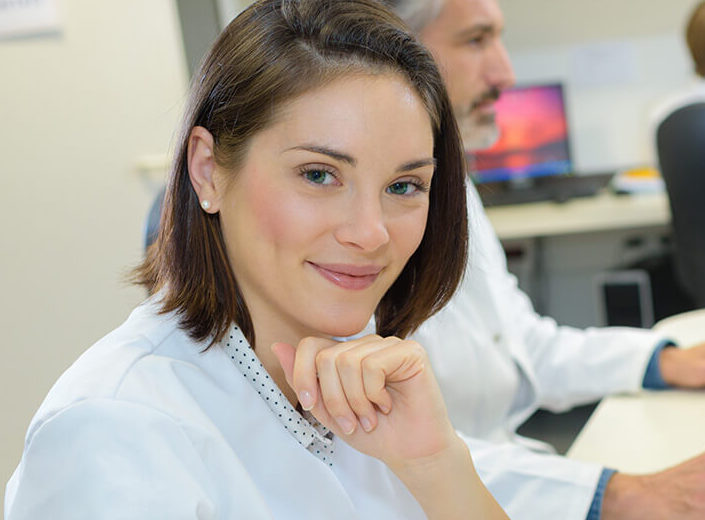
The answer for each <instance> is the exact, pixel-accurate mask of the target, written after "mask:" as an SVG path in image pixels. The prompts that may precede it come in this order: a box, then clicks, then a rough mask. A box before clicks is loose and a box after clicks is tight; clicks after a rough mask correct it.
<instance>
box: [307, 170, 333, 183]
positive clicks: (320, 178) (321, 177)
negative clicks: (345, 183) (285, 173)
mask: <svg viewBox="0 0 705 520" xmlns="http://www.w3.org/2000/svg"><path fill="white" fill-rule="evenodd" d="M303 176H304V177H305V178H306V180H307V181H309V182H312V183H314V184H333V182H335V177H334V176H333V174H332V173H330V172H327V171H325V170H320V169H313V170H306V171H304V172H303Z"/></svg>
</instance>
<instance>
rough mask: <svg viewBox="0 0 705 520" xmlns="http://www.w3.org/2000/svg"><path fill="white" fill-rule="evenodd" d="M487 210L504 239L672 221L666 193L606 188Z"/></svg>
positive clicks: (659, 224)
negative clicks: (628, 192) (586, 194)
mask: <svg viewBox="0 0 705 520" xmlns="http://www.w3.org/2000/svg"><path fill="white" fill-rule="evenodd" d="M486 211H487V215H488V216H489V218H490V221H491V222H492V226H493V227H494V229H495V232H496V233H497V235H498V236H499V238H500V240H512V239H522V238H531V237H543V236H555V235H567V234H573V233H587V232H594V231H609V230H615V229H631V228H642V227H656V226H666V225H668V224H669V223H670V221H671V215H670V208H669V205H668V197H667V195H666V194H665V193H656V194H637V195H615V194H613V193H612V192H610V191H608V190H603V191H602V192H600V193H599V194H598V195H596V196H594V197H579V198H575V199H572V200H569V201H567V202H534V203H530V204H517V205H508V206H497V207H489V208H487V209H486Z"/></svg>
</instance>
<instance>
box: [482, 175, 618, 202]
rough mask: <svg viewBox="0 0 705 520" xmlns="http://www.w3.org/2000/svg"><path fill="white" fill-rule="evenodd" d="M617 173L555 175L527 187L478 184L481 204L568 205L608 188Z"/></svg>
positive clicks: (503, 184) (498, 183)
mask: <svg viewBox="0 0 705 520" xmlns="http://www.w3.org/2000/svg"><path fill="white" fill-rule="evenodd" d="M613 176H614V172H604V173H593V174H589V175H552V176H547V177H540V178H537V179H534V180H533V181H534V182H533V183H532V184H531V185H529V186H526V187H523V186H522V187H516V186H511V185H509V184H508V183H504V182H496V183H482V184H478V185H477V191H478V192H479V194H480V198H481V199H482V203H483V204H484V205H485V206H486V207H489V206H504V205H507V204H526V203H529V202H544V201H554V202H565V201H567V200H570V199H573V198H576V197H591V196H593V195H596V194H597V193H598V192H599V191H600V190H602V189H603V188H605V187H606V186H607V185H608V184H609V182H610V180H611V179H612V177H613Z"/></svg>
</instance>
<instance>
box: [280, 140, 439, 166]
mask: <svg viewBox="0 0 705 520" xmlns="http://www.w3.org/2000/svg"><path fill="white" fill-rule="evenodd" d="M289 150H305V151H307V152H313V153H320V154H322V155H327V156H328V157H331V158H333V159H336V160H338V161H342V162H345V163H347V164H349V165H350V166H356V165H357V159H355V158H354V157H352V156H351V155H348V154H346V153H343V152H340V151H338V150H334V149H332V148H328V147H327V146H320V145H313V144H303V145H299V146H292V147H291V148H287V149H286V150H284V151H285V152H287V151H289ZM424 166H433V167H434V168H435V167H436V159H435V158H434V157H429V158H425V159H415V160H413V161H409V162H406V163H404V164H402V165H401V166H399V168H397V171H399V172H409V171H412V170H416V169H417V168H423V167H424Z"/></svg>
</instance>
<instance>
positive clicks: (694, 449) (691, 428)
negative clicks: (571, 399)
mask: <svg viewBox="0 0 705 520" xmlns="http://www.w3.org/2000/svg"><path fill="white" fill-rule="evenodd" d="M654 328H655V329H658V330H660V331H662V332H664V333H666V334H667V335H669V336H670V337H673V338H674V339H675V340H677V341H679V342H682V344H692V343H693V342H695V341H705V309H703V310H700V311H693V312H690V313H684V314H682V315H679V316H678V317H672V318H667V319H666V320H662V321H661V322H659V323H657V324H656V326H655V327H654ZM702 452H705V391H702V390H694V391H683V390H665V391H642V392H640V393H638V394H635V395H617V396H611V397H607V398H605V399H603V400H602V402H601V403H600V404H599V405H598V406H597V408H596V409H595V411H594V412H593V414H592V416H591V417H590V419H589V420H588V422H587V423H586V424H585V426H584V427H583V429H582V431H581V432H580V434H579V435H578V437H577V438H576V439H575V442H574V443H573V445H572V446H571V447H570V449H569V450H568V453H567V456H568V457H570V458H572V459H578V460H584V461H589V462H596V463H598V464H601V465H604V466H607V467H611V468H614V469H617V470H619V471H623V472H627V473H650V472H653V471H658V470H661V469H664V468H666V467H669V466H673V465H674V464H678V463H679V462H682V461H684V460H686V459H689V458H691V457H693V456H695V455H698V454H699V453H702Z"/></svg>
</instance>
